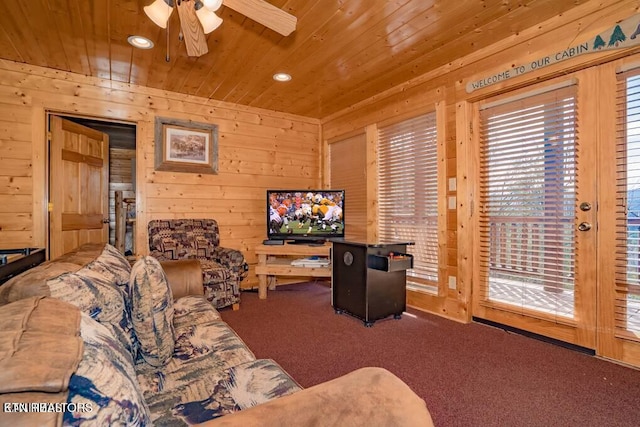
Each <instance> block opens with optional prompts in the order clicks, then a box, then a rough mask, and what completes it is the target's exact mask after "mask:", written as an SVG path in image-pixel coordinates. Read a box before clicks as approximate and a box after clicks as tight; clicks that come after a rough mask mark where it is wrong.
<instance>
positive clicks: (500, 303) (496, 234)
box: [479, 85, 577, 323]
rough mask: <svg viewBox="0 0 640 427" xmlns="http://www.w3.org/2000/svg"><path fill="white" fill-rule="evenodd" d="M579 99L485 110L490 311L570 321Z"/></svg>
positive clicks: (551, 94) (483, 232) (483, 219)
mask: <svg viewBox="0 0 640 427" xmlns="http://www.w3.org/2000/svg"><path fill="white" fill-rule="evenodd" d="M575 97H576V88H575V86H574V85H571V86H566V87H560V88H553V89H551V90H549V91H546V92H542V93H540V92H537V93H536V94H534V95H531V96H526V97H521V98H518V99H514V100H513V101H508V102H504V103H492V105H491V106H489V107H486V108H481V111H480V179H481V183H480V214H479V218H480V270H481V286H480V288H481V295H479V297H480V299H481V301H482V303H483V304H485V305H490V306H494V307H496V308H498V307H499V308H504V309H507V310H514V311H516V312H518V313H524V312H526V314H527V315H530V316H538V317H540V318H543V319H549V318H551V319H552V320H555V321H558V320H559V319H567V321H568V322H569V323H570V322H571V320H572V318H573V314H574V303H573V294H574V290H575V289H574V286H575V283H574V268H575V251H574V248H575V231H574V228H575V227H574V217H575V205H576V180H575V170H576V137H575V132H576V126H577V124H576V99H575ZM567 301H569V303H567Z"/></svg>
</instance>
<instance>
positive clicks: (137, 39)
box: [127, 36, 153, 49]
mask: <svg viewBox="0 0 640 427" xmlns="http://www.w3.org/2000/svg"><path fill="white" fill-rule="evenodd" d="M127 41H128V42H129V44H130V45H131V46H133V47H137V48H139V49H151V48H152V47H153V42H152V41H151V40H149V39H148V38H146V37H142V36H129V37H128V38H127Z"/></svg>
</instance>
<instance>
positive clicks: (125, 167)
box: [48, 114, 136, 257]
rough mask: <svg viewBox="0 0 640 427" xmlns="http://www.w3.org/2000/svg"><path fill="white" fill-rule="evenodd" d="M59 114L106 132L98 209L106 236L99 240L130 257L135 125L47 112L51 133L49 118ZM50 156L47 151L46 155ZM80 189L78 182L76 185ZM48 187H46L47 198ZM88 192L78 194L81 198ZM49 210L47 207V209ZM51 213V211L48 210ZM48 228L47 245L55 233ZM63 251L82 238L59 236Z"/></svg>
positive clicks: (132, 241)
mask: <svg viewBox="0 0 640 427" xmlns="http://www.w3.org/2000/svg"><path fill="white" fill-rule="evenodd" d="M55 116H57V117H60V118H62V119H64V120H67V121H69V122H73V123H76V124H78V125H80V126H84V127H86V128H89V129H93V130H95V131H98V132H100V133H103V134H106V135H108V179H107V181H108V184H107V186H106V190H107V192H108V199H107V200H108V203H107V205H108V206H107V207H106V209H105V211H104V212H102V217H103V218H102V222H103V223H108V235H107V234H106V233H103V236H104V237H107V238H106V239H105V238H104V237H102V238H101V239H100V240H106V241H107V242H108V243H109V244H111V245H113V246H115V247H116V248H117V249H118V250H119V251H120V252H121V253H122V254H123V255H125V256H131V257H134V256H135V253H136V248H135V221H136V125H135V124H131V123H123V122H115V121H107V120H101V119H96V118H90V117H78V116H68V115H64V114H50V115H49V120H48V126H49V132H50V133H51V130H52V129H51V118H52V117H55ZM50 155H51V154H50ZM53 173H54V171H53V170H52V165H51V157H50V165H49V182H50V183H52V182H54V181H53ZM79 187H80V188H81V190H80V191H81V192H82V191H83V190H82V188H83V187H82V185H80V186H79ZM51 191H53V189H52V188H50V189H49V196H50V197H51ZM84 196H88V195H82V194H81V195H80V197H82V198H84ZM50 210H51V209H50ZM50 215H51V212H50ZM55 232H56V231H55V230H52V227H51V226H50V227H49V234H50V235H49V244H50V245H51V242H52V241H53V240H55V239H56V236H52V233H55ZM62 240H63V241H64V242H65V243H64V245H65V250H68V249H69V247H70V246H74V245H75V244H80V243H83V241H82V238H80V239H78V240H77V243H68V239H66V238H63V239H62ZM94 240H95V239H91V241H94Z"/></svg>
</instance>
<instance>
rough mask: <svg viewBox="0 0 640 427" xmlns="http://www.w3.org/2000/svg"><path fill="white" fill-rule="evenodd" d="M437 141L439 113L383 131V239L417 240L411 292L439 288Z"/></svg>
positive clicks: (380, 159)
mask: <svg viewBox="0 0 640 427" xmlns="http://www.w3.org/2000/svg"><path fill="white" fill-rule="evenodd" d="M438 179H439V177H438V141H437V132H436V113H435V112H433V113H429V114H425V115H422V116H419V117H415V118H412V119H409V120H405V121H402V122H400V123H396V124H393V125H390V126H386V127H381V128H379V129H378V234H379V238H380V240H381V241H385V240H388V241H398V240H401V241H412V242H415V245H413V246H408V251H409V253H411V254H412V255H413V256H414V266H413V269H411V270H408V271H407V281H408V283H409V287H414V288H417V289H422V290H428V291H431V292H433V291H436V292H437V287H438V279H439V276H438V266H439V259H438V258H439V256H438V255H439V250H438V247H439V244H438V243H439V242H438V236H439V233H438V226H439V225H438Z"/></svg>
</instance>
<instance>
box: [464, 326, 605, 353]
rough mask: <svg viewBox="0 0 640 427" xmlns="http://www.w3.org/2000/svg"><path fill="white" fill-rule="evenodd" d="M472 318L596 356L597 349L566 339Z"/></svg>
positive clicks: (508, 330)
mask: <svg viewBox="0 0 640 427" xmlns="http://www.w3.org/2000/svg"><path fill="white" fill-rule="evenodd" d="M472 320H473V321H474V322H476V323H482V324H484V325H488V326H493V327H494V328H498V329H502V330H504V331H507V332H513V333H516V334H518V335H523V336H525V337H529V338H533V339H536V340H539V341H544V342H547V343H550V344H554V345H557V346H559V347H564V348H568V349H569V350H574V351H577V352H579V353H583V354H588V355H589V356H595V355H596V351H595V350H594V349H592V348H587V347H582V346H579V345H576V344H571V343H568V342H565V341H561V340H558V339H555V338H549V337H545V336H544V335H540V334H536V333H533V332H529V331H525V330H523V329H518V328H514V327H513V326H508V325H503V324H502V323H498V322H493V321H491V320H487V319H481V318H479V317H472Z"/></svg>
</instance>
